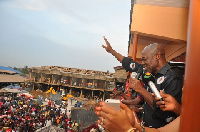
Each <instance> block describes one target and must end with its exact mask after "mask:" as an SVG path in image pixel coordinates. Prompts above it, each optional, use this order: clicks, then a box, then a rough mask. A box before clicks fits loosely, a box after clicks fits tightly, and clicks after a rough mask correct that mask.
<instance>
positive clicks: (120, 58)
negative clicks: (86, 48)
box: [102, 36, 124, 63]
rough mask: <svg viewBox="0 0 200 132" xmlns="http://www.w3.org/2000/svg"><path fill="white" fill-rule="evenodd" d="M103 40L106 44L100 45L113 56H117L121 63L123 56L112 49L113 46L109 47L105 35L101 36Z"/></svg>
mask: <svg viewBox="0 0 200 132" xmlns="http://www.w3.org/2000/svg"><path fill="white" fill-rule="evenodd" d="M103 38H104V40H105V42H106V46H105V45H102V47H103V48H104V49H105V50H106V51H107V52H108V53H111V54H112V55H113V56H114V57H115V58H117V60H118V61H119V62H120V63H122V60H123V58H124V56H122V55H121V54H120V53H117V52H116V51H115V50H113V48H112V47H111V45H110V43H109V42H108V40H107V39H106V37H105V36H103Z"/></svg>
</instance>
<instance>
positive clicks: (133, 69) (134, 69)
mask: <svg viewBox="0 0 200 132" xmlns="http://www.w3.org/2000/svg"><path fill="white" fill-rule="evenodd" d="M140 69H143V66H142V65H141V64H139V63H137V62H133V63H131V64H130V69H129V70H128V71H130V72H137V71H138V70H140Z"/></svg>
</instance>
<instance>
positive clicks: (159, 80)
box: [157, 76, 166, 84]
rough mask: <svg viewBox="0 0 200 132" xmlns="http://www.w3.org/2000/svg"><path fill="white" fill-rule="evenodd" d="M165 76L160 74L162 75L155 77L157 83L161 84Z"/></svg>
mask: <svg viewBox="0 0 200 132" xmlns="http://www.w3.org/2000/svg"><path fill="white" fill-rule="evenodd" d="M165 78H166V77H164V76H162V77H159V78H158V79H157V84H161V83H162V82H163V81H164V80H165Z"/></svg>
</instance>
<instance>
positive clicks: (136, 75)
mask: <svg viewBox="0 0 200 132" xmlns="http://www.w3.org/2000/svg"><path fill="white" fill-rule="evenodd" d="M136 69H137V72H132V73H131V78H136V79H139V78H140V76H141V75H142V74H143V66H142V65H140V64H139V65H138V67H137V68H136ZM129 91H130V92H131V93H134V90H133V89H132V88H131V89H130V90H129Z"/></svg>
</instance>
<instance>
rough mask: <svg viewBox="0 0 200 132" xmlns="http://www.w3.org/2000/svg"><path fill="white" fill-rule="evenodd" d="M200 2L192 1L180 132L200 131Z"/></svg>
mask: <svg viewBox="0 0 200 132" xmlns="http://www.w3.org/2000/svg"><path fill="white" fill-rule="evenodd" d="M199 23H200V0H190V9H189V25H188V38H187V51H186V69H185V82H184V88H183V98H182V112H181V121H180V132H198V131H199V130H200V98H199V97H200V86H199V85H200V78H199V67H200V60H199V51H200V24H199Z"/></svg>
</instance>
